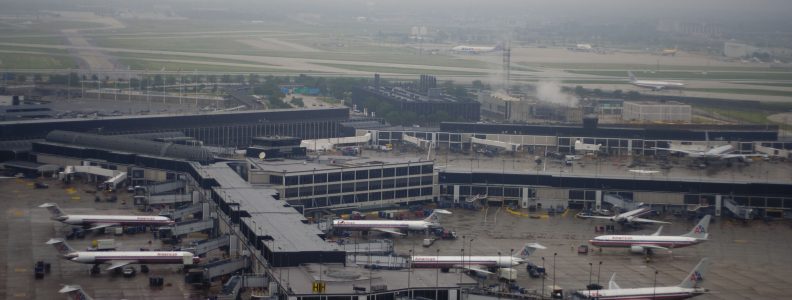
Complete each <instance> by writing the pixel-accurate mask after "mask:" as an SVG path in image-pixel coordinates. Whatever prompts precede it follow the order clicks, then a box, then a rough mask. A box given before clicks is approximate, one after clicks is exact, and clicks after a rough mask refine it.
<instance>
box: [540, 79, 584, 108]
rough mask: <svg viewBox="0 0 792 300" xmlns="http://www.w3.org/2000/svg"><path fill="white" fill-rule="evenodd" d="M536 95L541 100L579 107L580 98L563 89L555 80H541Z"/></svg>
mask: <svg viewBox="0 0 792 300" xmlns="http://www.w3.org/2000/svg"><path fill="white" fill-rule="evenodd" d="M536 97H537V98H539V101H542V102H548V103H553V104H558V105H561V106H564V107H577V106H578V99H577V98H576V97H575V96H573V95H570V94H567V93H564V92H562V91H561V85H560V84H559V83H558V82H555V81H539V83H537V84H536Z"/></svg>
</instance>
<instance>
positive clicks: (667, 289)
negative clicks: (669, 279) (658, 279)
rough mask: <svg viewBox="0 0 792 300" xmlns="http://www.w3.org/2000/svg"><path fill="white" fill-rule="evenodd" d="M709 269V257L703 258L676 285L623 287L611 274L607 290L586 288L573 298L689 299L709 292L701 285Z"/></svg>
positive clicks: (597, 299)
mask: <svg viewBox="0 0 792 300" xmlns="http://www.w3.org/2000/svg"><path fill="white" fill-rule="evenodd" d="M708 269H709V259H707V258H703V259H701V261H699V263H698V265H696V267H695V268H693V271H691V272H690V274H688V276H687V277H685V279H683V280H682V283H680V284H679V285H675V286H658V287H644V288H630V289H623V288H621V287H619V285H618V284H616V281H615V279H616V274H613V276H611V279H610V282H609V283H608V289H606V290H584V291H577V292H575V293H574V294H572V299H575V300H584V299H596V300H610V299H687V298H692V297H695V296H698V295H701V294H705V293H708V292H709V290H708V289H705V288H701V287H699V283H701V281H703V280H704V275H705V274H706V273H707V270H708Z"/></svg>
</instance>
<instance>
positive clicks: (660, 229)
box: [652, 225, 663, 236]
mask: <svg viewBox="0 0 792 300" xmlns="http://www.w3.org/2000/svg"><path fill="white" fill-rule="evenodd" d="M661 233H663V225H660V228H657V231H655V232H654V233H652V236H658V235H660V234H661Z"/></svg>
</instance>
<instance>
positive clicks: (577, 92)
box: [575, 85, 586, 97]
mask: <svg viewBox="0 0 792 300" xmlns="http://www.w3.org/2000/svg"><path fill="white" fill-rule="evenodd" d="M575 95H578V96H579V97H583V96H585V95H586V89H584V88H583V87H582V86H579V85H578V86H576V87H575Z"/></svg>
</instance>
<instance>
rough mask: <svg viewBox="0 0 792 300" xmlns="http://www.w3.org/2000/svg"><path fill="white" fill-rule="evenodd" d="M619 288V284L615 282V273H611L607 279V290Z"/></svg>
mask: <svg viewBox="0 0 792 300" xmlns="http://www.w3.org/2000/svg"><path fill="white" fill-rule="evenodd" d="M620 288H621V287H619V285H618V284H616V273H613V275H611V278H610V281H608V289H609V290H618V289H620Z"/></svg>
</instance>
